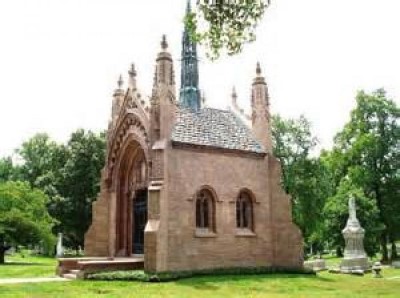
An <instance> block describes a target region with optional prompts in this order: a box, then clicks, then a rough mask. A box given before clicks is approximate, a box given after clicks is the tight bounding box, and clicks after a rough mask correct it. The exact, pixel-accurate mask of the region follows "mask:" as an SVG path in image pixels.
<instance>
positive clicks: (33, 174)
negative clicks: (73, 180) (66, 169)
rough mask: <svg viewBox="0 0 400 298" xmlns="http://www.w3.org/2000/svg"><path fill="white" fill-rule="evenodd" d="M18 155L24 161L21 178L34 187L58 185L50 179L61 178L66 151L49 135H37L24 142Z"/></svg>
mask: <svg viewBox="0 0 400 298" xmlns="http://www.w3.org/2000/svg"><path fill="white" fill-rule="evenodd" d="M17 153H18V154H19V156H20V157H21V159H22V161H23V164H22V166H21V169H20V172H21V173H20V176H21V177H20V178H21V180H25V181H28V182H29V183H30V185H31V186H32V187H34V186H38V187H40V188H42V189H43V188H46V187H47V186H49V185H53V184H55V183H56V181H49V180H50V179H56V180H57V179H59V178H60V177H61V176H60V169H61V168H62V167H63V165H64V164H65V162H66V150H65V148H64V146H62V145H58V144H57V143H56V142H54V141H52V140H51V139H50V137H49V136H48V135H47V134H44V133H39V134H36V135H35V136H33V137H32V138H31V139H29V140H28V141H26V142H24V143H23V144H22V146H21V149H19V150H17Z"/></svg>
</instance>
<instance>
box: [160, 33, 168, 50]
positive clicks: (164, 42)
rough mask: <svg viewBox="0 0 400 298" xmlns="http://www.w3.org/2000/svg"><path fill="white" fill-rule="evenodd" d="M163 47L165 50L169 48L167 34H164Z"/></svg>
mask: <svg viewBox="0 0 400 298" xmlns="http://www.w3.org/2000/svg"><path fill="white" fill-rule="evenodd" d="M161 48H162V49H163V50H166V49H167V48H168V43H167V37H166V36H165V34H163V36H162V41H161Z"/></svg>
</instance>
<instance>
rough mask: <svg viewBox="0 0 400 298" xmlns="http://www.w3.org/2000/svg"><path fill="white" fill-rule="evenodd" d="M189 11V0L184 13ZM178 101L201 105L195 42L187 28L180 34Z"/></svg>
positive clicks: (186, 105) (185, 103)
mask: <svg viewBox="0 0 400 298" xmlns="http://www.w3.org/2000/svg"><path fill="white" fill-rule="evenodd" d="M189 13H191V6H190V0H188V1H187V5H186V15H188V14H189ZM179 101H180V103H181V105H182V106H184V107H187V108H190V109H193V110H198V109H200V107H201V98H200V89H199V70H198V59H197V47H196V43H195V42H194V41H192V40H191V38H190V36H189V32H188V30H187V28H186V27H185V28H184V31H183V36H182V53H181V89H180V99H179Z"/></svg>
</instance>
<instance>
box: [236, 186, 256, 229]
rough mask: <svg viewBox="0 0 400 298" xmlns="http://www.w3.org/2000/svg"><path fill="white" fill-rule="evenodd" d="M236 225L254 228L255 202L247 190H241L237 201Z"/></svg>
mask: <svg viewBox="0 0 400 298" xmlns="http://www.w3.org/2000/svg"><path fill="white" fill-rule="evenodd" d="M236 227H237V228H239V229H249V230H253V203H252V200H251V197H250V196H249V194H248V193H246V192H241V193H240V195H239V197H238V199H237V201H236Z"/></svg>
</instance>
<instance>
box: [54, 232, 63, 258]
mask: <svg viewBox="0 0 400 298" xmlns="http://www.w3.org/2000/svg"><path fill="white" fill-rule="evenodd" d="M56 256H57V258H61V257H63V256H64V247H63V245H62V233H58V238H57V248H56Z"/></svg>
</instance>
